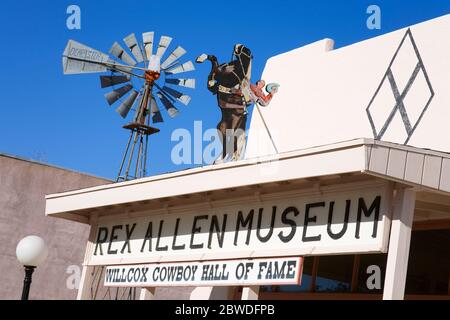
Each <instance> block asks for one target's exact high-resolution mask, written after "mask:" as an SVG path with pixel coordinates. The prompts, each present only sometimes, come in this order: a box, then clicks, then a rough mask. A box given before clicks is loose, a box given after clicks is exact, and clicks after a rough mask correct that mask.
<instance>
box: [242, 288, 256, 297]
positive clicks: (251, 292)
mask: <svg viewBox="0 0 450 320" xmlns="http://www.w3.org/2000/svg"><path fill="white" fill-rule="evenodd" d="M258 298H259V286H252V287H244V288H242V298H241V300H258Z"/></svg>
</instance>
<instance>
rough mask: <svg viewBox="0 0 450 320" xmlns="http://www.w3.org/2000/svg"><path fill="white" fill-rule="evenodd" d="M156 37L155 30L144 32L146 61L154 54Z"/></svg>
mask: <svg viewBox="0 0 450 320" xmlns="http://www.w3.org/2000/svg"><path fill="white" fill-rule="evenodd" d="M154 37H155V33H154V32H145V33H143V34H142V40H143V41H144V56H145V57H144V58H145V60H146V61H148V59H150V57H151V56H152V54H153V39H154Z"/></svg>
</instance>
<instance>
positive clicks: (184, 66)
mask: <svg viewBox="0 0 450 320" xmlns="http://www.w3.org/2000/svg"><path fill="white" fill-rule="evenodd" d="M193 70H195V67H194V64H193V63H192V61H188V62H185V63H183V64H182V65H179V66H176V67H174V68H172V69H169V70H165V71H164V72H165V73H166V74H169V75H170V74H178V73H182V72H188V71H193Z"/></svg>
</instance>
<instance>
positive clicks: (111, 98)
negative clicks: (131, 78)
mask: <svg viewBox="0 0 450 320" xmlns="http://www.w3.org/2000/svg"><path fill="white" fill-rule="evenodd" d="M131 89H133V86H132V85H131V84H127V85H126V86H123V87H121V88H119V89H116V90H113V91H111V92H110V93H107V94H105V98H106V100H107V101H108V104H109V105H110V106H112V105H113V104H114V103H115V102H116V101H117V100H119V99H120V98H122V97H123V96H124V95H126V94H127V93H128V92H130V91H131Z"/></svg>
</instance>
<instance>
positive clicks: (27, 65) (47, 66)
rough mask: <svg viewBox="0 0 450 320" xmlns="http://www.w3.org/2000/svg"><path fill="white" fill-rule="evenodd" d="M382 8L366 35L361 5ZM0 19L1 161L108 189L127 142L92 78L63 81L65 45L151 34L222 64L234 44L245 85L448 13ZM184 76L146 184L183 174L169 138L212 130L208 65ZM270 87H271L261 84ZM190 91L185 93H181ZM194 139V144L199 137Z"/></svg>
mask: <svg viewBox="0 0 450 320" xmlns="http://www.w3.org/2000/svg"><path fill="white" fill-rule="evenodd" d="M71 4H75V5H78V6H79V7H80V8H81V23H82V25H81V30H68V29H67V27H66V19H67V17H68V15H67V14H66V9H67V7H68V6H69V5H71ZM371 4H376V5H378V6H379V7H380V8H381V18H382V23H381V30H369V29H368V28H367V27H366V20H367V18H368V14H366V9H367V7H368V6H369V5H371ZM1 6H2V9H1V11H0V24H1V28H0V36H1V39H2V47H1V50H0V58H1V60H0V61H2V71H3V72H2V76H1V77H0V90H1V100H0V108H1V110H2V116H1V126H0V153H7V154H12V155H17V156H21V157H25V158H31V159H36V160H42V161H45V162H48V163H50V164H53V165H57V166H61V167H65V168H68V169H73V170H77V171H82V172H86V173H91V174H94V175H98V176H102V177H107V178H111V179H114V178H115V176H116V174H117V170H118V166H119V162H120V160H121V156H122V152H123V148H124V145H125V143H126V141H127V138H128V133H127V131H125V130H124V129H122V125H124V124H125V121H124V120H123V119H122V118H120V117H119V116H118V115H117V114H116V113H115V112H114V108H110V107H109V106H108V105H107V103H106V102H105V100H104V97H103V94H104V93H105V91H103V90H102V89H100V87H99V80H98V75H95V74H92V75H72V76H64V75H63V74H62V67H61V55H62V52H63V50H64V47H65V45H66V43H67V41H68V40H69V39H74V40H77V41H79V42H82V43H85V44H87V45H89V46H91V47H93V48H96V49H98V50H100V51H103V52H107V51H108V49H109V48H110V46H111V44H112V43H113V42H114V41H116V40H121V39H122V38H123V37H125V36H126V35H128V34H130V33H132V32H135V33H136V34H140V33H142V32H146V31H155V32H156V33H157V35H158V38H159V36H161V35H163V34H164V35H169V36H172V37H173V38H174V44H176V45H182V46H183V47H184V48H185V49H186V50H187V51H188V54H187V55H186V57H187V58H189V59H192V60H193V59H195V57H196V56H198V55H200V54H201V53H203V52H207V53H212V54H215V55H216V56H217V57H218V58H219V61H221V62H226V61H228V60H229V58H230V56H231V50H232V48H233V46H234V44H236V43H243V44H245V45H246V46H248V47H249V48H251V49H252V52H253V55H254V65H253V77H252V78H253V80H256V79H258V78H259V76H260V75H261V73H262V70H263V68H264V65H265V61H266V60H267V59H268V58H269V57H271V56H273V55H277V54H280V53H283V52H286V51H289V50H292V49H295V48H298V47H301V46H303V45H306V44H308V43H311V42H314V41H317V40H320V39H323V38H326V37H327V38H332V39H334V40H335V46H336V47H342V46H346V45H349V44H351V43H354V42H358V41H361V40H364V39H368V38H372V37H375V36H378V35H380V34H384V33H387V32H390V31H393V30H396V29H399V28H402V27H405V26H408V25H411V24H415V23H419V22H422V21H425V20H428V19H432V18H435V17H438V16H441V15H444V14H447V13H449V12H450V1H448V0H428V1H406V0H397V1H356V0H347V1H325V0H316V1H294V0H292V1H291V0H289V1H279V2H274V1H267V2H266V1H235V2H233V1H221V2H216V1H154V0H152V1H148V0H127V1H100V0H96V1H92V0H90V1H87V0H86V1H85V0H83V1H81V0H72V1H65V0H58V1H54V0H52V1H50V0H47V1H24V0H23V1H10V0H6V1H5V0H3V1H2V3H1ZM196 67H197V70H196V71H195V73H192V74H191V75H193V77H195V78H196V79H197V83H198V85H197V89H196V90H194V91H191V92H190V94H191V96H192V102H191V104H190V105H189V106H188V107H184V106H180V111H181V112H182V113H181V115H180V116H179V117H178V118H176V119H173V120H172V119H168V116H166V117H165V118H166V119H168V121H166V122H165V123H164V124H162V125H160V126H159V128H160V129H161V133H159V134H158V135H155V136H152V137H151V138H152V139H151V140H150V150H149V157H150V174H151V175H154V174H159V173H163V172H169V171H176V170H181V169H185V168H187V167H190V166H189V165H188V166H186V165H184V166H177V165H174V164H173V163H172V161H171V157H170V155H171V150H172V148H173V147H174V145H175V144H176V143H174V142H171V140H170V137H171V134H172V132H173V130H175V129H177V128H186V129H188V130H190V131H193V127H194V121H198V120H201V121H203V128H204V129H207V128H212V127H215V126H216V124H217V122H218V120H219V113H220V111H219V110H218V107H217V106H216V101H215V97H213V96H212V95H211V94H210V93H209V92H208V91H207V90H206V81H205V79H206V77H207V75H208V71H209V65H197V66H196ZM269 80H270V79H269ZM188 91H189V89H188V90H185V92H186V93H187V92H188ZM197 138H199V137H197Z"/></svg>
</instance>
